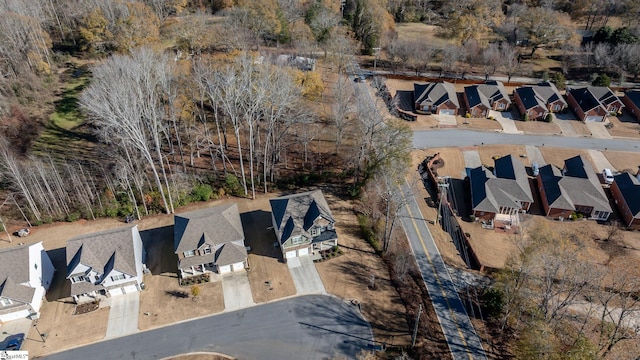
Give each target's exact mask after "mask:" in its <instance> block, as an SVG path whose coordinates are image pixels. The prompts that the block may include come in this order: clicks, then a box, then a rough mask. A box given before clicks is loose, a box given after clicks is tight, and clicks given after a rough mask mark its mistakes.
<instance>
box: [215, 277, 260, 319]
mask: <svg viewBox="0 0 640 360" xmlns="http://www.w3.org/2000/svg"><path fill="white" fill-rule="evenodd" d="M222 293H223V295H224V310H225V311H233V310H238V309H244V308H246V307H249V306H253V305H255V304H256V303H255V302H253V295H252V294H251V286H250V285H249V276H248V274H247V272H246V271H239V272H235V273H231V274H225V275H223V276H222Z"/></svg>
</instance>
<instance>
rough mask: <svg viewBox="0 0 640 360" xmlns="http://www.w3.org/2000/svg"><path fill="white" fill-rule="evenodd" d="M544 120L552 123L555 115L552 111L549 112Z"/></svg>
mask: <svg viewBox="0 0 640 360" xmlns="http://www.w3.org/2000/svg"><path fill="white" fill-rule="evenodd" d="M544 121H546V122H548V123H550V122H552V121H553V115H552V114H551V113H548V114H547V116H545V117H544Z"/></svg>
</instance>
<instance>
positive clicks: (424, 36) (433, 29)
mask: <svg viewBox="0 0 640 360" xmlns="http://www.w3.org/2000/svg"><path fill="white" fill-rule="evenodd" d="M395 30H396V31H397V32H398V39H399V40H407V41H419V42H427V43H428V44H431V45H432V46H436V47H439V48H443V47H445V46H447V45H452V44H455V42H456V41H455V39H445V38H444V37H442V36H441V35H440V34H441V33H442V28H441V27H440V26H436V25H427V24H423V23H400V24H396V26H395Z"/></svg>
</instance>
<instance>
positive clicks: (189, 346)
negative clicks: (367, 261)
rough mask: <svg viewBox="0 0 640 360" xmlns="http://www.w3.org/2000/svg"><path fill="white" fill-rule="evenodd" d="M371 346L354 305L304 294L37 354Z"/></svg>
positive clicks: (249, 355)
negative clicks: (61, 350) (60, 350)
mask: <svg viewBox="0 0 640 360" xmlns="http://www.w3.org/2000/svg"><path fill="white" fill-rule="evenodd" d="M185 306H188V304H185ZM372 345H373V333H372V332H371V326H370V325H369V323H368V322H367V321H365V320H364V319H363V318H362V317H361V316H360V314H359V312H358V310H357V307H355V306H353V305H351V304H348V303H346V302H344V301H342V300H340V299H338V298H336V297H333V296H326V295H308V296H300V297H296V298H293V299H287V300H282V301H278V302H273V303H269V304H264V305H259V306H254V307H251V308H247V309H243V310H239V311H235V312H230V313H224V314H221V315H214V316H208V317H204V318H200V319H196V320H191V321H187V322H182V323H178V324H174V325H171V326H167V327H163V328H159V329H154V330H149V331H144V332H139V333H136V334H132V335H129V336H125V337H120V338H115V339H111V340H108V341H102V342H98V343H94V344H91V345H87V346H83V347H79V348H75V349H72V350H68V351H64V352H60V353H56V354H52V355H50V356H47V357H43V358H42V359H47V360H58V359H60V360H84V359H162V358H166V357H170V356H175V355H179V354H184V353H189V352H195V351H201V352H218V353H222V354H226V355H229V356H232V357H234V358H238V359H280V360H286V359H291V360H298V359H302V358H304V359H329V358H337V357H345V358H347V359H354V358H355V357H356V355H357V354H358V353H359V352H360V351H362V350H363V349H368V348H370V346H372Z"/></svg>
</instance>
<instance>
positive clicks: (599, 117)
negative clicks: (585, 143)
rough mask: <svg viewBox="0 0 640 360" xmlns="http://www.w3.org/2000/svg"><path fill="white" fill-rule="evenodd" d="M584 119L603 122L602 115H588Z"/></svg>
mask: <svg viewBox="0 0 640 360" xmlns="http://www.w3.org/2000/svg"><path fill="white" fill-rule="evenodd" d="M584 120H585V121H597V122H602V116H587V117H586V118H585V119H584Z"/></svg>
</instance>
